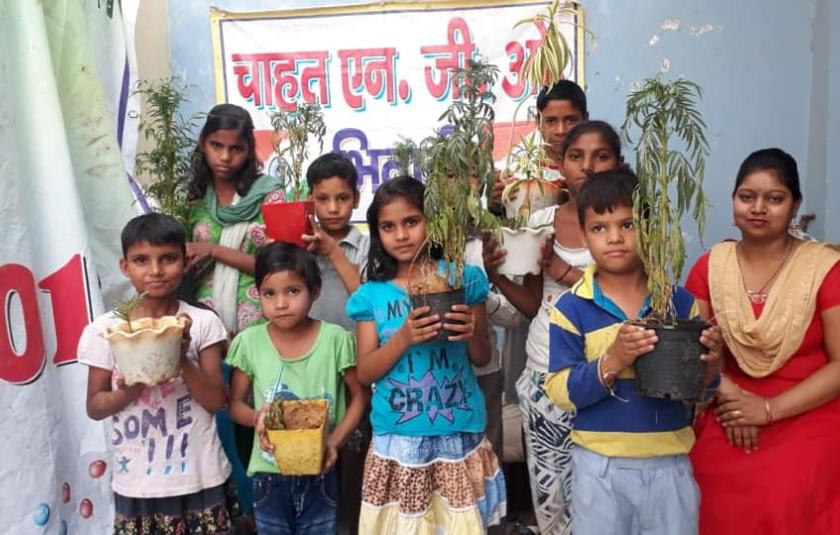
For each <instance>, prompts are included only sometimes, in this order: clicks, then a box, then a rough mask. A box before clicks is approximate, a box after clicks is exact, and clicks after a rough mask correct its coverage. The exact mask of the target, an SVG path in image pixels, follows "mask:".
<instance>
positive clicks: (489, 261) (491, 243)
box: [481, 232, 507, 282]
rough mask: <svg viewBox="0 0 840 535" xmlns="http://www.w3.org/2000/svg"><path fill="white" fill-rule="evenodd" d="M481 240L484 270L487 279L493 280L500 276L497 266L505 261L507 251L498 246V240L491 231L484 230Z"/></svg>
mask: <svg viewBox="0 0 840 535" xmlns="http://www.w3.org/2000/svg"><path fill="white" fill-rule="evenodd" d="M481 241H482V248H481V258H482V260H483V261H484V271H485V273H487V280H489V281H490V282H495V281H497V280H498V279H499V277H501V275H499V273H498V269H499V266H501V265H502V264H504V263H505V256H506V255H507V251H505V250H504V249H502V248H500V247H499V242H498V241H497V240H496V237H495V236H494V235H493V233H491V232H485V233H484V235H483V236H482V237H481Z"/></svg>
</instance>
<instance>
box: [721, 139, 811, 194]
mask: <svg viewBox="0 0 840 535" xmlns="http://www.w3.org/2000/svg"><path fill="white" fill-rule="evenodd" d="M756 171H773V172H774V173H776V177H778V179H779V182H781V183H782V184H784V185H785V187H786V188H787V189H789V190H790V193H791V195H793V200H794V201H801V200H802V190H801V189H800V187H799V171H798V169H797V167H796V160H794V159H793V156H791V155H790V154H788V153H787V152H785V151H783V150H782V149H777V148H772V149H761V150H757V151H755V152H753V153H752V154H750V155H749V156H747V159H746V160H744V161H743V162H742V163H741V167H740V168H739V169H738V176H737V177H736V178H735V188H733V190H732V196H733V197H734V196H735V193H736V192H737V191H738V188H740V187H741V184H742V183H743V182H744V179H746V178H747V176H748V175H751V174H752V173H755V172H756Z"/></svg>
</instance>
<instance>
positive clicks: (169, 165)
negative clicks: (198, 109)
mask: <svg viewBox="0 0 840 535" xmlns="http://www.w3.org/2000/svg"><path fill="white" fill-rule="evenodd" d="M189 92H190V87H189V86H185V85H183V84H182V83H181V82H179V81H178V80H177V79H175V78H167V79H165V80H161V81H159V82H149V81H147V80H141V81H140V82H138V84H137V89H136V93H138V94H140V95H141V96H142V97H143V101H144V103H145V106H144V111H143V113H142V114H141V116H140V132H141V134H142V135H143V137H144V138H145V139H146V140H149V141H151V142H152V148H151V150H149V151H146V152H141V153H140V154H138V155H137V175H138V177H140V179H141V183H143V184H145V193H146V195H147V196H148V197H150V198H151V199H152V200H153V204H154V205H155V208H156V209H157V210H159V211H161V212H163V213H165V214H168V215H171V216H172V217H174V218H176V219H178V220H179V221H181V222H184V223H185V222H186V221H187V218H188V217H189V203H188V202H187V185H188V184H189V181H190V178H191V177H192V169H191V167H192V166H191V162H192V152H193V149H194V147H195V145H196V140H195V138H194V137H193V135H192V132H194V131H195V129H196V128H197V126H198V124H199V120H200V119H201V118H202V117H203V114H193V115H191V116H189V117H186V118H185V117H184V116H183V114H182V113H181V110H182V109H183V106H184V104H186V103H187V102H188V99H187V95H188V94H189Z"/></svg>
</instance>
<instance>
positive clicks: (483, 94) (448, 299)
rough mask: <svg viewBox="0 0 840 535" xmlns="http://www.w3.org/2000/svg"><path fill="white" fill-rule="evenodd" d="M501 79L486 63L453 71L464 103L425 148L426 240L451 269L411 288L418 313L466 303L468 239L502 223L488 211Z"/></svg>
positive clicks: (407, 148) (406, 150)
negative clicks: (495, 89) (497, 89)
mask: <svg viewBox="0 0 840 535" xmlns="http://www.w3.org/2000/svg"><path fill="white" fill-rule="evenodd" d="M498 74H499V70H498V68H497V67H496V66H494V65H492V64H490V63H488V62H487V61H486V60H484V59H482V58H479V59H477V60H468V61H467V65H466V66H465V67H464V68H456V69H453V70H452V83H453V84H454V85H456V86H457V87H459V88H460V91H461V98H460V99H459V100H455V101H453V102H452V103H451V104H450V105H449V107H448V108H447V109H446V111H445V112H444V113H443V114H442V115H441V117H440V119H441V120H445V121H447V125H446V126H445V127H444V128H441V129H439V130H438V131H437V133H436V134H435V135H433V136H430V137H428V138H426V139H425V140H423V141H422V142H421V143H420V169H421V170H422V174H423V176H424V179H425V184H426V193H425V198H424V212H425V214H426V220H427V223H426V235H427V239H428V241H429V243H430V244H431V246H432V247H433V248H435V250H437V251H439V252H440V256H441V257H442V258H443V260H444V261H445V264H446V266H447V269H446V273H445V274H444V276H440V275H439V273H438V271H437V269H434V270H427V272H423V274H422V276H421V277H418V278H417V279H416V280H413V281H412V282H411V284H410V285H409V296H410V297H411V300H412V303H413V305H414V306H415V307H420V306H425V305H428V306H430V307H432V312H431V313H432V314H435V313H437V314H441V317H443V314H444V313H445V312H449V311H450V309H451V306H452V305H453V304H458V303H464V288H463V275H464V253H465V251H464V248H465V245H466V241H467V238H469V237H470V236H474V235H477V234H478V233H479V232H480V231H482V230H486V229H497V228H498V222H497V220H496V218H495V217H494V216H493V215H492V214H491V213H490V212H489V211H488V210H487V209H486V208H485V206H486V205H487V203H488V202H489V200H490V198H489V197H490V191H491V188H492V185H493V181H494V179H495V177H494V171H493V141H494V138H493V121H494V119H495V113H494V111H493V102H494V101H495V96H494V95H493V92H492V89H493V85H494V84H495V82H496V79H497V78H498ZM412 152H414V151H413V150H412V144H411V142H410V141H406V142H403V144H401V147H400V148H399V150H398V151H397V153H398V154H400V155H401V154H410V153H412ZM403 159H404V160H405V158H403ZM401 165H403V167H405V168H407V167H408V166H407V164H405V165H404V164H401ZM450 334H451V333H448V332H446V331H441V333H440V334H439V337H438V340H446V337H447V336H449V335H450Z"/></svg>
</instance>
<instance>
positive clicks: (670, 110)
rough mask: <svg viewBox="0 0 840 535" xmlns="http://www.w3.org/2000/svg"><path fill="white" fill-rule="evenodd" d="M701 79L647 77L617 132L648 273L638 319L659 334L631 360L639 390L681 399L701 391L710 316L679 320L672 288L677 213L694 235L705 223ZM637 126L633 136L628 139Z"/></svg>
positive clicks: (681, 258) (679, 245)
mask: <svg viewBox="0 0 840 535" xmlns="http://www.w3.org/2000/svg"><path fill="white" fill-rule="evenodd" d="M700 98H702V91H701V89H700V86H698V85H697V84H696V83H694V82H691V81H688V80H683V79H680V80H674V81H665V80H663V79H662V78H661V77H660V76H656V77H654V78H649V79H647V80H645V81H644V82H643V83H642V86H641V87H640V88H639V89H638V90H636V91H633V92H632V93H631V94H630V96H629V97H628V100H627V113H626V118H625V121H624V124H623V125H622V128H621V130H622V137H623V138H624V140H625V141H626V142H627V143H628V144H629V145H631V146H633V147H634V150H635V154H636V174H637V175H638V177H639V186H638V189H637V190H636V192H635V194H634V207H633V213H634V218H635V225H636V229H637V233H638V242H637V248H638V251H639V256H640V258H641V260H642V263H643V264H644V268H645V273H646V274H647V286H648V291H649V293H650V300H651V313H650V315H649V316H648V317H646V318H644V319H643V320H640V322H641V324H642V325H643V326H644V327H645V328H649V329H654V330H655V331H656V334H657V336H658V337H659V342H658V343H657V345H656V348H655V349H654V351H653V352H651V353H648V354H646V355H644V356H642V357H640V358H639V359H638V360H637V361H636V377H637V381H638V386H639V391H640V392H641V393H642V394H643V395H647V396H652V397H668V398H671V399H677V400H683V401H696V400H699V399H700V398H701V396H702V394H703V389H704V384H703V382H704V378H705V375H706V364H705V363H703V362H701V361H700V355H701V354H703V353H705V352H706V349H705V348H704V347H703V346H701V345H700V342H699V339H700V333H701V331H702V330H703V329H705V328H707V327H709V325H710V324H709V323H707V322H700V321H678V320H677V318H676V317H675V312H674V307H673V302H672V295H673V291H674V288H675V287H676V284H677V281H678V280H679V279H680V276H681V274H682V269H683V265H684V263H685V240H684V238H683V233H682V229H681V226H680V221H681V219H682V217H683V215H685V214H686V213H690V215H691V217H692V218H693V219H694V221H695V222H696V224H697V228H698V231H699V233H700V235H701V236H702V234H703V227H704V223H705V207H706V196H705V194H704V192H703V172H704V170H705V161H706V156H707V155H708V154H709V145H708V143H707V142H706V135H705V129H706V124H705V123H704V122H703V118H702V116H701V115H700V112H699V111H698V110H697V101H698V100H699V99H700ZM636 129H638V130H639V132H638V138H637V141H636V142H635V143H633V140H632V139H631V135H632V133H633V131H634V130H636Z"/></svg>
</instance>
